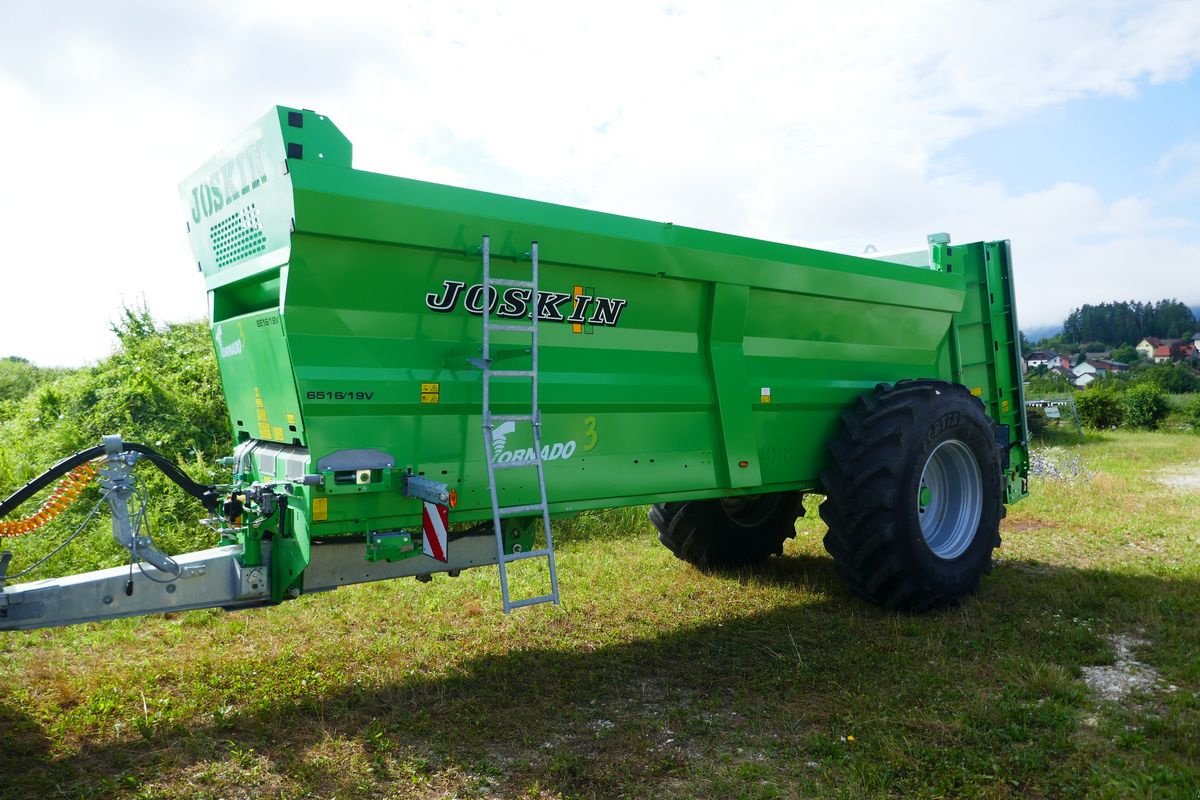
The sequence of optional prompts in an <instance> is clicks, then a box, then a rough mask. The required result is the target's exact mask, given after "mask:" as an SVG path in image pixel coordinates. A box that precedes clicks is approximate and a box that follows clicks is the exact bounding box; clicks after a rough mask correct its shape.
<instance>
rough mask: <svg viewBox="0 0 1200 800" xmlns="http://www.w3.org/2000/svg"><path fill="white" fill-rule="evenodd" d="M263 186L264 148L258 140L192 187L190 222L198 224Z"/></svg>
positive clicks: (265, 168)
mask: <svg viewBox="0 0 1200 800" xmlns="http://www.w3.org/2000/svg"><path fill="white" fill-rule="evenodd" d="M266 182H267V156H266V146H265V145H264V143H263V140H262V139H259V140H258V141H256V142H255V143H254V144H252V145H250V146H249V147H247V148H246V149H245V150H243V151H242V152H240V153H238V154H237V155H236V156H234V157H233V158H231V159H229V160H228V161H226V162H225V163H224V164H222V165H221V166H220V167H219V168H217V169H216V170H214V171H213V174H212V175H210V176H209V177H208V180H205V181H201V182H200V184H199V185H197V186H193V187H192V222H193V223H196V224H199V222H200V220H201V219H206V218H207V217H209V216H211V215H213V214H215V213H217V212H218V211H220V210H221V209H223V208H225V206H228V205H231V204H232V203H233V202H234V201H235V200H237V199H238V198H239V197H241V196H242V195H245V194H249V193H250V192H251V191H253V190H254V189H257V188H258V187H259V186H262V185H263V184H264V183H266Z"/></svg>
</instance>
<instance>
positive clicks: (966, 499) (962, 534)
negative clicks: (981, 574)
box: [917, 439, 983, 559]
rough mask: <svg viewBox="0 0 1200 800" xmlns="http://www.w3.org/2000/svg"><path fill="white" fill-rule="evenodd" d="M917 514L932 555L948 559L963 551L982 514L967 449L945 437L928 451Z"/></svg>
mask: <svg viewBox="0 0 1200 800" xmlns="http://www.w3.org/2000/svg"><path fill="white" fill-rule="evenodd" d="M917 516H918V518H919V519H920V521H921V535H922V536H923V537H924V538H925V544H927V545H929V549H930V550H932V551H933V553H934V555H936V556H938V557H939V558H944V559H952V558H957V557H958V556H960V555H962V554H963V553H964V552H966V550H967V548H968V547H969V546H970V545H971V542H972V541H973V540H974V538H975V531H976V530H977V529H978V528H979V520H980V519H981V518H982V516H983V479H982V478H981V477H980V472H979V463H978V462H977V461H976V460H975V454H974V453H972V452H971V448H969V447H967V446H966V445H965V444H963V443H962V442H960V441H958V440H957V439H948V440H946V441H944V442H942V443H941V444H939V445H938V446H937V447H935V448H934V449H933V452H932V453H930V454H929V459H928V460H927V461H926V462H925V468H924V469H923V470H921V484H920V486H918V487H917Z"/></svg>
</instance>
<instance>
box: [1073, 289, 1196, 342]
mask: <svg viewBox="0 0 1200 800" xmlns="http://www.w3.org/2000/svg"><path fill="white" fill-rule="evenodd" d="M1196 328H1197V325H1196V317H1195V315H1193V314H1192V310H1191V309H1190V308H1188V306H1187V305H1186V304H1185V303H1182V302H1180V301H1179V300H1176V299H1174V298H1172V299H1170V300H1159V301H1158V302H1157V303H1143V302H1140V301H1131V300H1127V301H1119V302H1112V303H1101V304H1099V305H1095V306H1093V305H1084V306H1082V307H1081V308H1076V309H1074V310H1072V311H1071V313H1070V314H1068V315H1067V318H1066V319H1065V320H1064V321H1063V329H1062V334H1061V339H1062V341H1063V342H1074V343H1082V342H1103V343H1104V344H1105V345H1107V346H1108V347H1117V346H1118V345H1122V344H1127V345H1135V344H1137V343H1138V342H1140V341H1141V340H1142V338H1143V337H1145V336H1153V337H1157V338H1160V339H1178V338H1180V337H1182V336H1188V335H1190V334H1192V333H1195V332H1196Z"/></svg>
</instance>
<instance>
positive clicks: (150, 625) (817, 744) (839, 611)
mask: <svg viewBox="0 0 1200 800" xmlns="http://www.w3.org/2000/svg"><path fill="white" fill-rule="evenodd" d="M1039 454H1040V456H1041V459H1040V460H1039V464H1040V465H1041V468H1042V469H1043V471H1044V472H1045V473H1046V474H1047V475H1048V476H1049V477H1039V478H1035V479H1034V481H1033V485H1032V491H1033V496H1031V497H1030V498H1029V499H1028V500H1026V501H1024V502H1022V503H1020V504H1018V505H1016V506H1013V507H1012V508H1011V509H1010V511H1009V516H1008V519H1007V520H1005V522H1004V524H1003V528H1002V534H1003V537H1004V544H1003V546H1002V547H1001V548H1000V550H998V551H997V556H998V559H997V565H996V569H995V571H994V572H993V574H992V576H991V577H989V578H987V579H985V581H984V583H983V586H982V589H981V591H980V592H979V594H978V595H977V596H976V597H974V598H972V599H971V600H969V601H968V602H967V603H965V604H964V605H963V606H961V607H960V608H957V609H954V610H951V611H947V612H941V613H934V614H927V615H922V616H908V615H896V614H892V613H887V612H884V611H880V610H878V609H876V608H874V607H872V606H869V605H867V604H865V603H863V602H861V601H859V600H857V599H854V598H853V597H851V596H849V595H848V594H847V592H846V591H845V590H844V589H843V588H842V586H841V585H840V584H839V582H838V581H837V579H836V578H835V576H834V574H833V569H832V564H831V562H830V560H829V558H828V557H827V556H826V555H825V553H824V550H823V548H822V546H821V537H822V535H823V533H824V528H823V526H822V525H821V523H820V521H819V518H818V517H817V514H816V513H815V512H816V501H817V498H810V502H809V503H808V506H809V515H808V517H807V518H806V519H804V520H801V521H800V523H799V524H798V526H797V536H796V539H795V540H794V541H792V542H789V543H788V548H787V551H786V554H785V556H784V557H783V558H777V559H772V560H771V561H770V562H769V563H768V564H767V565H766V566H764V567H762V568H760V569H757V570H754V571H748V572H743V573H739V574H704V573H701V572H698V571H696V570H695V569H692V568H691V567H689V566H687V565H685V564H684V563H682V562H680V561H677V560H675V559H674V558H673V557H672V556H671V555H670V553H668V552H667V551H666V550H665V549H664V548H662V547H661V546H660V545H658V543H657V541H656V539H655V536H654V534H653V532H652V529H651V527H650V525H649V524H648V523H647V522H645V520H644V512H643V510H637V509H634V510H626V511H617V512H609V513H606V514H599V515H592V516H588V517H585V518H583V519H581V520H577V521H575V522H573V523H570V524H569V525H564V526H563V527H562V529H561V531H560V533H559V538H558V545H559V561H558V563H559V574H560V579H561V582H562V588H563V605H562V607H561V608H552V607H546V606H541V607H537V608H533V609H525V610H523V611H520V612H518V613H515V614H513V615H511V616H507V617H506V616H504V615H503V614H502V613H501V612H500V610H499V597H498V593H499V589H498V580H497V577H496V571H495V569H487V570H476V571H475V572H474V573H470V572H468V573H464V574H463V576H462V577H460V578H458V579H454V580H451V579H448V578H446V577H444V576H440V577H438V578H437V579H435V581H434V582H433V583H432V584H429V585H422V584H419V583H417V582H416V581H411V580H409V581H401V582H393V583H386V584H376V585H366V586H360V587H354V588H349V589H342V590H340V591H338V592H335V593H331V594H325V595H313V596H305V597H303V598H301V599H300V600H298V601H296V602H292V603H287V604H284V605H282V606H279V607H276V608H270V609H263V610H258V611H252V612H241V613H236V614H226V613H223V612H218V611H212V612H192V613H185V614H179V615H169V616H167V617H162V616H160V617H154V618H147V619H139V620H123V621H117V622H110V623H104V624H94V625H88V626H81V627H76V628H70V629H63V630H55V631H34V632H29V633H7V634H2V635H0V668H2V669H3V674H4V676H5V680H4V681H2V682H0V731H2V736H3V740H2V742H3V743H2V746H0V797H31V798H52V797H105V798H107V797H119V798H143V797H144V798H150V797H164V798H197V797H198V798H230V799H232V798H241V797H279V798H304V797H320V798H331V797H338V798H351V797H396V798H441V797H463V798H469V797H516V798H569V797H581V798H592V797H595V798H610V797H611V798H616V797H635V798H647V797H654V798H690V797H704V798H791V797H796V798H800V797H804V798H808V797H817V798H823V797H843V798H861V797H904V798H935V797H988V798H1017V797H1020V798H1038V797H1047V798H1059V797H1102V798H1103V797H1138V798H1141V797H1144V798H1160V797H1162V798H1168V797H1180V798H1197V797H1200V436H1196V435H1189V434H1163V433H1157V434H1155V433H1144V434H1133V433H1117V432H1114V433H1105V434H1094V435H1089V436H1088V437H1087V438H1085V439H1062V440H1059V441H1058V443H1057V444H1056V445H1055V446H1049V445H1048V444H1045V443H1043V445H1042V446H1041V447H1040V448H1039ZM1089 681H1090V683H1089ZM1093 687H1094V688H1093ZM1106 692H1107V694H1105V693H1106Z"/></svg>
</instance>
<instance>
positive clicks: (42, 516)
mask: <svg viewBox="0 0 1200 800" xmlns="http://www.w3.org/2000/svg"><path fill="white" fill-rule="evenodd" d="M98 471H99V467H98V466H97V464H96V462H94V461H87V462H84V463H83V464H80V465H79V466H77V467H75V468H74V469H73V470H71V471H70V472H68V473H67V474H66V475H64V476H63V477H62V478H60V479H59V481H58V483H56V484H55V485H54V489H53V491H51V493H50V496H49V497H47V498H46V500H45V502H43V503H42V505H41V507H39V508H38V510H37V511H35V512H34V513H32V514H30V515H28V516H25V517H21V518H20V519H13V520H0V537H3V538H11V537H14V536H21V535H24V534H26V533H33V532H34V531H36V530H40V529H41V528H44V527H45V526H46V525H48V524H49V523H50V522H51V520H53V519H54V518H55V517H57V516H58V515H59V514H61V513H62V512H63V511H65V510H66V509H67V507H68V506H70V505H71V503H73V502H75V501H76V500H78V499H79V495H80V493H82V492H83V490H84V489H85V488H87V485H88V484H89V483H91V482H92V480H93V479H94V478H95V477H96V473H97V472H98Z"/></svg>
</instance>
